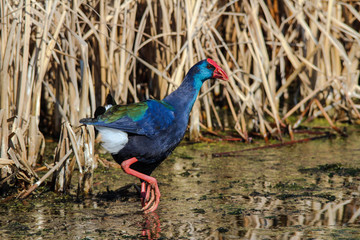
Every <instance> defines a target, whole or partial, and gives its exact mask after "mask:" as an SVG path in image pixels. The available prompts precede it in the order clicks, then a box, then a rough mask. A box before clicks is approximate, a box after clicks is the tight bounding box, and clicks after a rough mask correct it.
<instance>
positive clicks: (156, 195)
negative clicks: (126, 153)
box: [121, 157, 160, 213]
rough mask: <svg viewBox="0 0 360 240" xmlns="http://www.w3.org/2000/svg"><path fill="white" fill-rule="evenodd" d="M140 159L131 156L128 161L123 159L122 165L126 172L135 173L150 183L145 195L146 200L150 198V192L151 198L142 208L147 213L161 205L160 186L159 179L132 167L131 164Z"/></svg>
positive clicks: (134, 174)
mask: <svg viewBox="0 0 360 240" xmlns="http://www.w3.org/2000/svg"><path fill="white" fill-rule="evenodd" d="M137 161H138V160H137V159H136V158H134V157H133V158H130V159H128V160H126V161H123V162H122V163H121V167H122V169H123V170H124V172H126V173H127V174H130V175H133V176H135V177H138V178H140V179H142V180H144V181H145V182H147V183H148V187H147V191H146V197H145V202H146V201H147V200H148V198H149V194H150V196H151V197H150V200H149V201H148V202H147V203H146V205H145V206H144V207H143V208H142V209H143V210H144V211H145V213H149V212H152V211H155V210H156V208H157V207H158V205H159V202H160V190H159V187H158V185H157V181H156V179H155V178H153V177H150V176H148V175H145V174H143V173H140V172H138V171H135V170H134V169H131V168H130V166H131V165H132V164H133V163H136V162H137ZM142 190H143V185H142V184H141V192H143V191H142Z"/></svg>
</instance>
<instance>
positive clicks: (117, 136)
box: [96, 126, 129, 154]
mask: <svg viewBox="0 0 360 240" xmlns="http://www.w3.org/2000/svg"><path fill="white" fill-rule="evenodd" d="M96 129H97V130H99V132H100V134H101V141H102V142H103V143H102V144H101V145H102V146H103V147H104V148H105V149H106V150H107V151H109V152H110V153H112V154H114V153H118V152H119V151H120V150H121V149H123V147H125V145H126V144H127V142H128V141H129V138H128V134H127V133H126V132H123V131H121V130H118V129H114V128H108V127H100V126H96Z"/></svg>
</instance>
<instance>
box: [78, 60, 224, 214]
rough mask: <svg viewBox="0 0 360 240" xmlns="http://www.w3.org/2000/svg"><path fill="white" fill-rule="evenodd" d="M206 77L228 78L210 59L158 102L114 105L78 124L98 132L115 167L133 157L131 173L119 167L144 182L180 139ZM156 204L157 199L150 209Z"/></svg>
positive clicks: (197, 67)
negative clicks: (91, 127)
mask: <svg viewBox="0 0 360 240" xmlns="http://www.w3.org/2000/svg"><path fill="white" fill-rule="evenodd" d="M210 78H219V79H223V80H227V78H228V77H227V75H226V73H225V72H224V71H223V70H222V69H221V68H220V67H219V66H218V65H217V64H216V63H215V62H214V61H212V60H211V59H206V60H202V61H200V62H198V63H197V64H196V65H194V66H193V67H192V68H191V69H190V70H189V72H188V73H187V74H186V76H185V79H184V81H183V82H182V84H181V85H180V86H179V88H178V89H177V90H175V91H174V92H172V93H171V94H170V95H169V96H167V97H166V98H164V99H163V100H162V101H157V100H147V101H144V102H140V103H135V104H130V105H126V106H120V105H115V106H112V107H111V108H109V109H107V110H106V112H104V113H103V111H104V109H102V110H101V111H97V112H100V113H102V114H100V115H99V116H97V117H96V118H91V119H82V120H80V122H81V123H83V124H89V125H94V126H95V127H96V128H97V129H98V130H99V131H100V133H101V134H102V141H103V142H104V144H103V146H104V147H105V148H106V149H107V150H108V151H110V152H111V153H112V155H113V158H114V159H115V161H116V162H118V163H119V164H122V163H123V162H124V161H126V160H128V161H129V160H131V159H132V158H136V159H135V160H133V161H132V162H131V164H130V165H131V170H128V167H127V166H125V167H127V168H126V169H125V168H124V166H123V165H122V167H123V168H124V170H125V171H126V172H127V173H129V172H130V171H132V170H135V171H136V172H138V173H129V174H132V175H134V176H138V177H139V178H141V179H143V180H144V179H147V178H146V176H145V177H144V176H142V175H141V174H145V175H150V174H151V173H152V171H153V170H154V169H155V168H156V167H157V166H158V165H159V164H160V163H161V162H162V161H163V160H164V159H165V158H166V157H167V156H168V155H169V154H170V153H171V152H172V151H173V150H174V149H175V147H176V146H177V145H178V144H179V143H180V141H181V140H182V138H183V137H184V134H185V132H186V129H187V125H188V121H189V115H190V112H191V109H192V107H193V105H194V102H195V100H196V98H197V96H198V93H199V91H200V88H201V86H202V84H203V82H204V81H206V80H207V79H210ZM124 163H125V162H124ZM139 173H140V174H139ZM145 181H148V180H145ZM154 188H155V187H154ZM156 188H157V187H156ZM155 190H156V189H155ZM157 190H158V189H157ZM159 194H160V193H159ZM159 194H158V195H159ZM155 195H156V194H155ZM159 197H160V196H158V198H159ZM157 203H158V199H157V202H156V203H155V207H154V208H153V209H152V210H154V209H156V207H157ZM152 210H151V211H152Z"/></svg>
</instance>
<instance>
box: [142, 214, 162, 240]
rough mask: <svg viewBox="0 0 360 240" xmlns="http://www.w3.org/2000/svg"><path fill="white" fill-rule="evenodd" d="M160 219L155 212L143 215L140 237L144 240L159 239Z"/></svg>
mask: <svg viewBox="0 0 360 240" xmlns="http://www.w3.org/2000/svg"><path fill="white" fill-rule="evenodd" d="M160 232H161V229H160V218H159V215H158V214H157V213H156V212H150V213H146V214H144V215H143V224H142V230H141V235H142V236H143V237H144V238H145V239H158V238H159V237H160Z"/></svg>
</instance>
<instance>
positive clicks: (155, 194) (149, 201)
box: [142, 178, 161, 213]
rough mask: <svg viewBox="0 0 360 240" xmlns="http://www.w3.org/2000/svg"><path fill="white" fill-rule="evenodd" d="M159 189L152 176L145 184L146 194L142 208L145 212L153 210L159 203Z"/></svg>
mask: <svg viewBox="0 0 360 240" xmlns="http://www.w3.org/2000/svg"><path fill="white" fill-rule="evenodd" d="M160 195H161V194H160V190H159V187H158V185H157V181H156V179H155V178H153V180H152V181H149V183H148V185H147V190H146V195H145V198H144V204H145V206H144V205H143V208H142V210H143V211H144V212H145V213H149V212H153V211H155V210H156V208H157V207H158V205H159V202H160Z"/></svg>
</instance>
